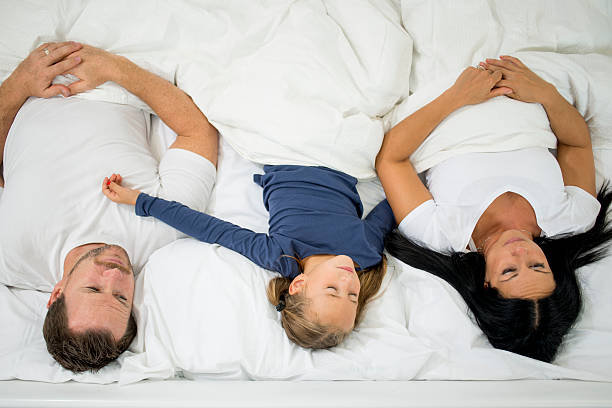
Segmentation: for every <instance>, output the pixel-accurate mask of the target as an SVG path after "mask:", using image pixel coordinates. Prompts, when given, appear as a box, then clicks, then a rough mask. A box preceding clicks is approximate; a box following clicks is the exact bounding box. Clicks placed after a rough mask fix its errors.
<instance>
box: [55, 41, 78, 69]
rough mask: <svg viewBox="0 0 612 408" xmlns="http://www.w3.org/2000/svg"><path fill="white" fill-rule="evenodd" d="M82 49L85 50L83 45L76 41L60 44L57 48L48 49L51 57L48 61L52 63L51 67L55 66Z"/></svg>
mask: <svg viewBox="0 0 612 408" xmlns="http://www.w3.org/2000/svg"><path fill="white" fill-rule="evenodd" d="M81 48H83V45H82V44H81V43H78V42H74V41H67V42H63V43H58V44H56V47H53V46H49V47H48V50H49V55H48V56H47V59H48V60H49V61H50V65H51V64H55V63H56V62H58V61H61V60H62V59H64V58H65V57H66V56H67V55H69V54H72V53H73V52H75V51H78V50H80V49H81Z"/></svg>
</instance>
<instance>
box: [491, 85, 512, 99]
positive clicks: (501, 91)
mask: <svg viewBox="0 0 612 408" xmlns="http://www.w3.org/2000/svg"><path fill="white" fill-rule="evenodd" d="M512 93H513V91H512V88H508V87H506V86H502V87H499V88H493V89H492V90H491V93H490V94H489V96H490V97H491V98H495V97H496V96H502V95H506V96H510V94H512Z"/></svg>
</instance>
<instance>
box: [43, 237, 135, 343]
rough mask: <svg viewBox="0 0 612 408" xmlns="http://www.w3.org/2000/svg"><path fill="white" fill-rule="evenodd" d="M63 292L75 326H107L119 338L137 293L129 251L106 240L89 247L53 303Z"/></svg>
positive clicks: (58, 288)
mask: <svg viewBox="0 0 612 408" xmlns="http://www.w3.org/2000/svg"><path fill="white" fill-rule="evenodd" d="M62 293H63V294H64V297H65V299H66V309H67V314H68V327H69V328H70V329H71V330H73V331H75V332H82V331H85V330H86V329H96V328H99V329H107V330H110V332H111V333H112V335H113V338H114V339H115V341H117V340H119V339H120V338H121V337H122V336H123V334H124V333H125V330H126V328H127V323H128V319H129V317H130V313H131V311H132V300H133V297H134V272H133V270H132V265H131V263H130V260H129V258H128V255H127V253H126V252H125V250H123V248H121V247H119V246H116V245H105V244H100V246H99V247H97V248H94V249H91V250H89V251H88V252H86V253H85V254H84V255H83V256H81V258H80V259H79V260H78V261H77V262H76V264H75V265H74V267H73V268H72V270H71V271H70V272H69V273H68V275H67V276H65V277H64V279H62V280H61V281H60V282H58V284H57V285H56V286H55V288H54V289H53V293H52V294H51V298H50V299H49V305H51V304H52V303H53V302H54V301H55V299H57V297H58V296H59V295H60V294H62ZM49 305H48V306H49Z"/></svg>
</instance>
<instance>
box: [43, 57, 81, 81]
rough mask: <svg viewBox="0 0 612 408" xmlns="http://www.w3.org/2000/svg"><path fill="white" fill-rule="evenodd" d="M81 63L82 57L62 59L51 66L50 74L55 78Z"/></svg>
mask: <svg viewBox="0 0 612 408" xmlns="http://www.w3.org/2000/svg"><path fill="white" fill-rule="evenodd" d="M80 63H81V57H74V58H70V59H65V60H63V61H60V62H58V63H56V64H54V65H52V66H51V67H50V68H51V70H50V75H51V76H52V78H55V77H56V76H58V75H61V74H65V73H67V72H68V71H70V70H71V69H73V68H74V67H76V66H77V65H79V64H80Z"/></svg>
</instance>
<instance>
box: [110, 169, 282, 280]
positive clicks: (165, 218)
mask: <svg viewBox="0 0 612 408" xmlns="http://www.w3.org/2000/svg"><path fill="white" fill-rule="evenodd" d="M121 181H122V178H121V176H120V175H119V174H113V175H112V176H111V177H110V178H108V177H106V178H105V179H104V182H103V184H102V192H103V193H104V195H105V196H106V197H108V198H109V199H110V200H111V201H114V202H116V203H119V204H129V205H134V206H135V211H136V214H137V215H139V216H143V217H147V216H151V217H155V218H157V219H158V220H160V221H162V222H164V223H165V224H168V225H169V226H171V227H172V228H175V229H177V230H179V231H181V232H182V233H184V234H186V235H189V236H191V237H193V238H195V239H197V240H199V241H202V242H207V243H209V244H219V245H221V246H224V247H226V248H228V249H231V250H233V251H236V252H238V253H240V254H242V255H244V256H246V257H247V258H249V259H250V260H251V261H253V262H255V263H256V264H257V265H259V266H261V267H262V268H265V269H269V270H273V271H276V272H279V273H281V274H283V272H284V271H286V268H282V264H283V261H284V260H285V257H282V255H283V251H282V248H281V246H280V245H279V244H278V243H277V242H276V240H275V239H274V238H273V237H269V236H268V235H267V234H262V233H256V232H253V231H251V230H249V229H246V228H242V227H239V226H238V225H234V224H232V223H230V222H227V221H223V220H220V219H218V218H216V217H213V216H211V215H208V214H205V213H202V212H199V211H195V210H192V209H191V208H189V207H187V206H185V205H183V204H181V203H177V202H176V201H167V200H164V199H161V198H157V197H151V196H149V195H147V194H145V193H141V192H140V191H138V190H133V189H131V188H127V187H123V186H121Z"/></svg>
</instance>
